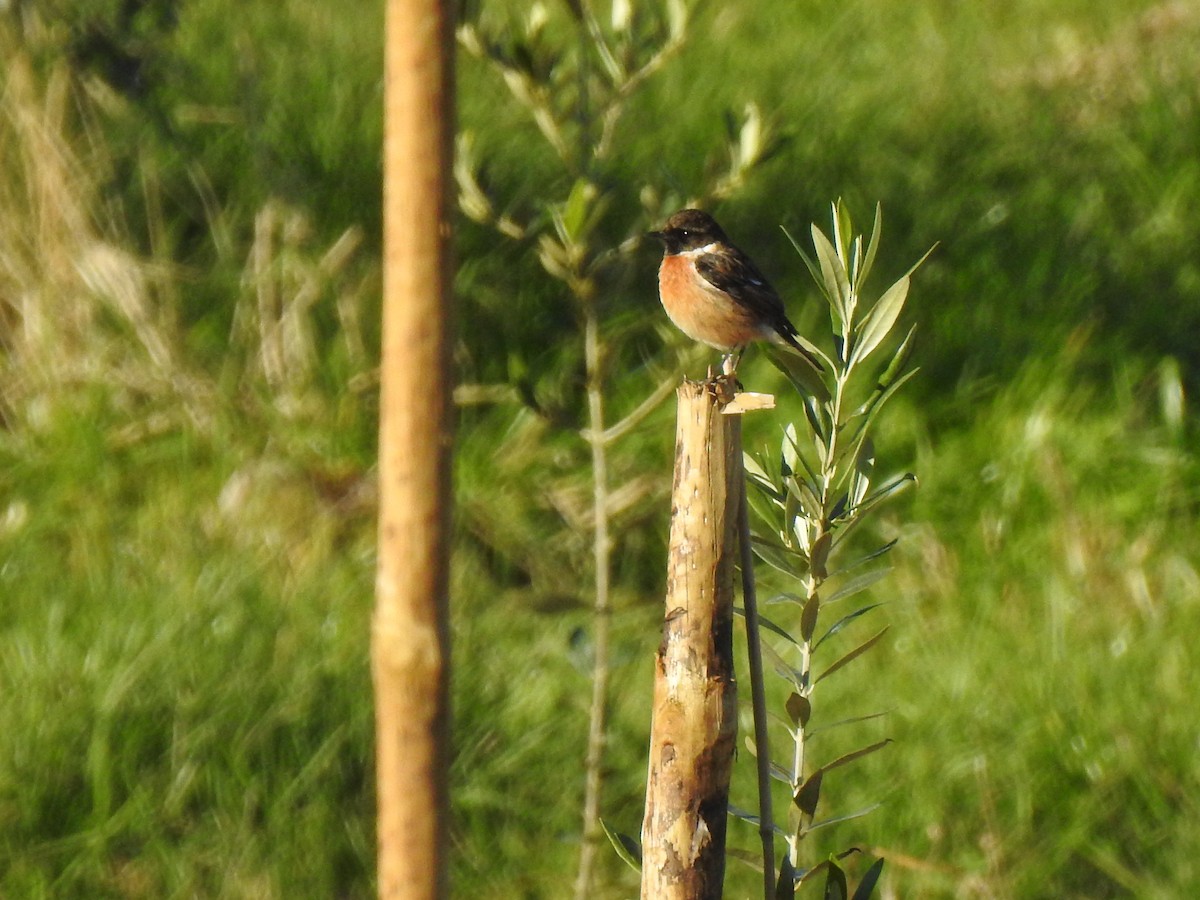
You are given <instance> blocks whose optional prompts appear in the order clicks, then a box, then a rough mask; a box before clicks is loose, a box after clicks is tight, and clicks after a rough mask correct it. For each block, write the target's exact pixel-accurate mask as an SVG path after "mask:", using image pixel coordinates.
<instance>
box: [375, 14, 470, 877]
mask: <svg viewBox="0 0 1200 900" xmlns="http://www.w3.org/2000/svg"><path fill="white" fill-rule="evenodd" d="M452 28H453V9H452V8H451V5H450V4H449V3H447V2H444V0H388V4H387V18H386V34H385V40H386V54H385V67H386V73H385V91H384V129H385V131H384V148H383V169H384V190H383V194H384V283H383V290H384V297H383V347H382V363H381V373H380V378H381V381H382V385H381V398H380V422H379V493H380V496H379V505H380V509H379V544H378V546H379V550H378V553H379V561H378V569H377V573H376V605H375V615H374V619H373V620H372V624H371V669H372V676H373V679H374V684H375V724H376V748H375V753H376V773H377V781H378V787H377V792H378V813H379V815H378V823H377V834H378V844H379V859H378V875H379V896H380V897H386V898H403V900H433V898H438V897H444V896H445V895H446V889H447V880H446V856H447V854H446V810H447V796H446V765H447V761H448V758H449V754H448V752H447V736H448V717H449V711H448V705H449V701H448V691H447V682H448V670H449V639H448V629H447V616H446V605H447V604H446V593H447V581H448V578H447V559H448V537H449V530H448V510H449V507H450V444H451V436H450V435H451V408H450V396H451V389H452V387H453V379H452V375H451V366H450V341H451V335H450V324H449V321H448V318H449V317H448V312H449V310H450V307H451V301H450V284H451V281H450V273H451V269H450V254H449V243H450V218H451V209H450V196H449V178H448V173H449V172H450V166H451V141H452V135H453V102H454V98H453V84H454V83H453V40H452Z"/></svg>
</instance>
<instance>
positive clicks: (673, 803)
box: [642, 378, 741, 900]
mask: <svg viewBox="0 0 1200 900" xmlns="http://www.w3.org/2000/svg"><path fill="white" fill-rule="evenodd" d="M732 395H733V386H732V383H731V381H730V379H727V378H722V379H718V380H717V381H716V382H712V381H709V382H690V381H685V382H684V383H683V385H681V386H680V388H679V391H678V393H677V397H678V409H679V411H678V418H677V422H676V432H675V478H674V487H673V489H672V511H671V532H670V542H669V547H668V564H667V597H666V616H665V620H664V623H663V639H662V645H661V646H660V647H659V651H658V657H657V661H656V667H655V678H654V720H653V724H652V725H651V733H650V762H649V772H648V775H647V779H646V815H645V818H644V820H643V822H642V898H643V900H702V898H703V900H709V898H713V900H715V898H719V897H720V896H721V889H722V883H723V880H724V875H725V827H726V816H727V811H728V806H729V776H730V769H731V765H732V761H733V748H734V742H735V740H736V737H737V690H736V685H735V683H734V673H733V573H734V562H735V560H736V558H737V521H738V520H737V510H738V504H739V502H740V496H741V494H740V488H739V483H738V479H739V477H740V475H741V464H740V458H741V439H740V427H739V420H738V417H737V416H736V415H723V414H722V411H723V409H724V408H725V407H726V406H727V404H728V403H729V401H730V400H731V399H732Z"/></svg>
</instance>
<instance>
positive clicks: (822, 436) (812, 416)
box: [804, 403, 829, 458]
mask: <svg viewBox="0 0 1200 900" xmlns="http://www.w3.org/2000/svg"><path fill="white" fill-rule="evenodd" d="M804 417H805V418H806V419H808V427H809V428H811V429H812V433H813V436H814V437H816V439H817V453H818V455H819V456H821V457H822V458H823V457H824V452H825V444H826V443H827V442H828V440H829V437H828V429H827V428H826V425H825V420H824V419H823V418H822V417H821V410H820V409H819V408H818V407H817V406H816V404H813V403H805V404H804Z"/></svg>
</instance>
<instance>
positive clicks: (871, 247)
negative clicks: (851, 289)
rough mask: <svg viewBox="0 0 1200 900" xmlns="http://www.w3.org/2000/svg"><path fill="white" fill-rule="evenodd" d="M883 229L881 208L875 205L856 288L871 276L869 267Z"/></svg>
mask: <svg viewBox="0 0 1200 900" xmlns="http://www.w3.org/2000/svg"><path fill="white" fill-rule="evenodd" d="M882 229H883V207H882V206H881V205H880V204H878V203H876V204H875V224H874V225H873V226H872V227H871V239H870V240H869V241H867V256H866V259H864V260H863V264H862V268H861V269H859V272H858V282H857V283H856V285H855V286H856V287H857V288H861V287H862V285H864V284H865V283H866V281H867V278H868V276H870V274H871V266H873V265H874V264H875V253H876V252H877V251H878V250H879V233H880V231H881V230H882Z"/></svg>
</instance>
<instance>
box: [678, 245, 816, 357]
mask: <svg viewBox="0 0 1200 900" xmlns="http://www.w3.org/2000/svg"><path fill="white" fill-rule="evenodd" d="M696 271H697V272H699V273H700V275H701V277H703V278H704V280H705V281H707V282H708V283H709V284H711V285H712V286H713V287H715V288H717V289H718V290H721V291H724V292H725V293H726V294H728V295H729V296H730V297H732V298H733V299H734V301H735V302H737V303H738V305H740V306H743V307H745V308H746V309H747V310H748V311H749V312H750V313H751V314H752V315H753V316H754V317H755V318H756V319H758V320H759V321H762V322H765V323H767V324H769V325H771V326H773V327H774V328H775V329H776V330H777V331H778V332H779V333H780V334H781V335H783V337H784V338H790V337H791V336H792V335H794V334H795V333H796V329H795V327H794V326H793V325H792V323H791V322H789V321H788V317H787V313H786V312H784V309H783V301H782V300H780V299H779V295H778V294H777V293H775V288H773V287H771V283H770V282H769V281H767V279H766V276H765V275H763V273H762V272H760V271H759V270H758V266H756V265H754V263H753V262H752V261H751V259H750V257H748V256H747V255H746V254H745V253H743V252H742V251H741V250H738V249H737V248H736V247H734V246H731V245H729V244H726V245H725V249H724V250H723V251H721V252H718V253H703V254H701V255H700V256H699V257H697V258H696Z"/></svg>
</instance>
